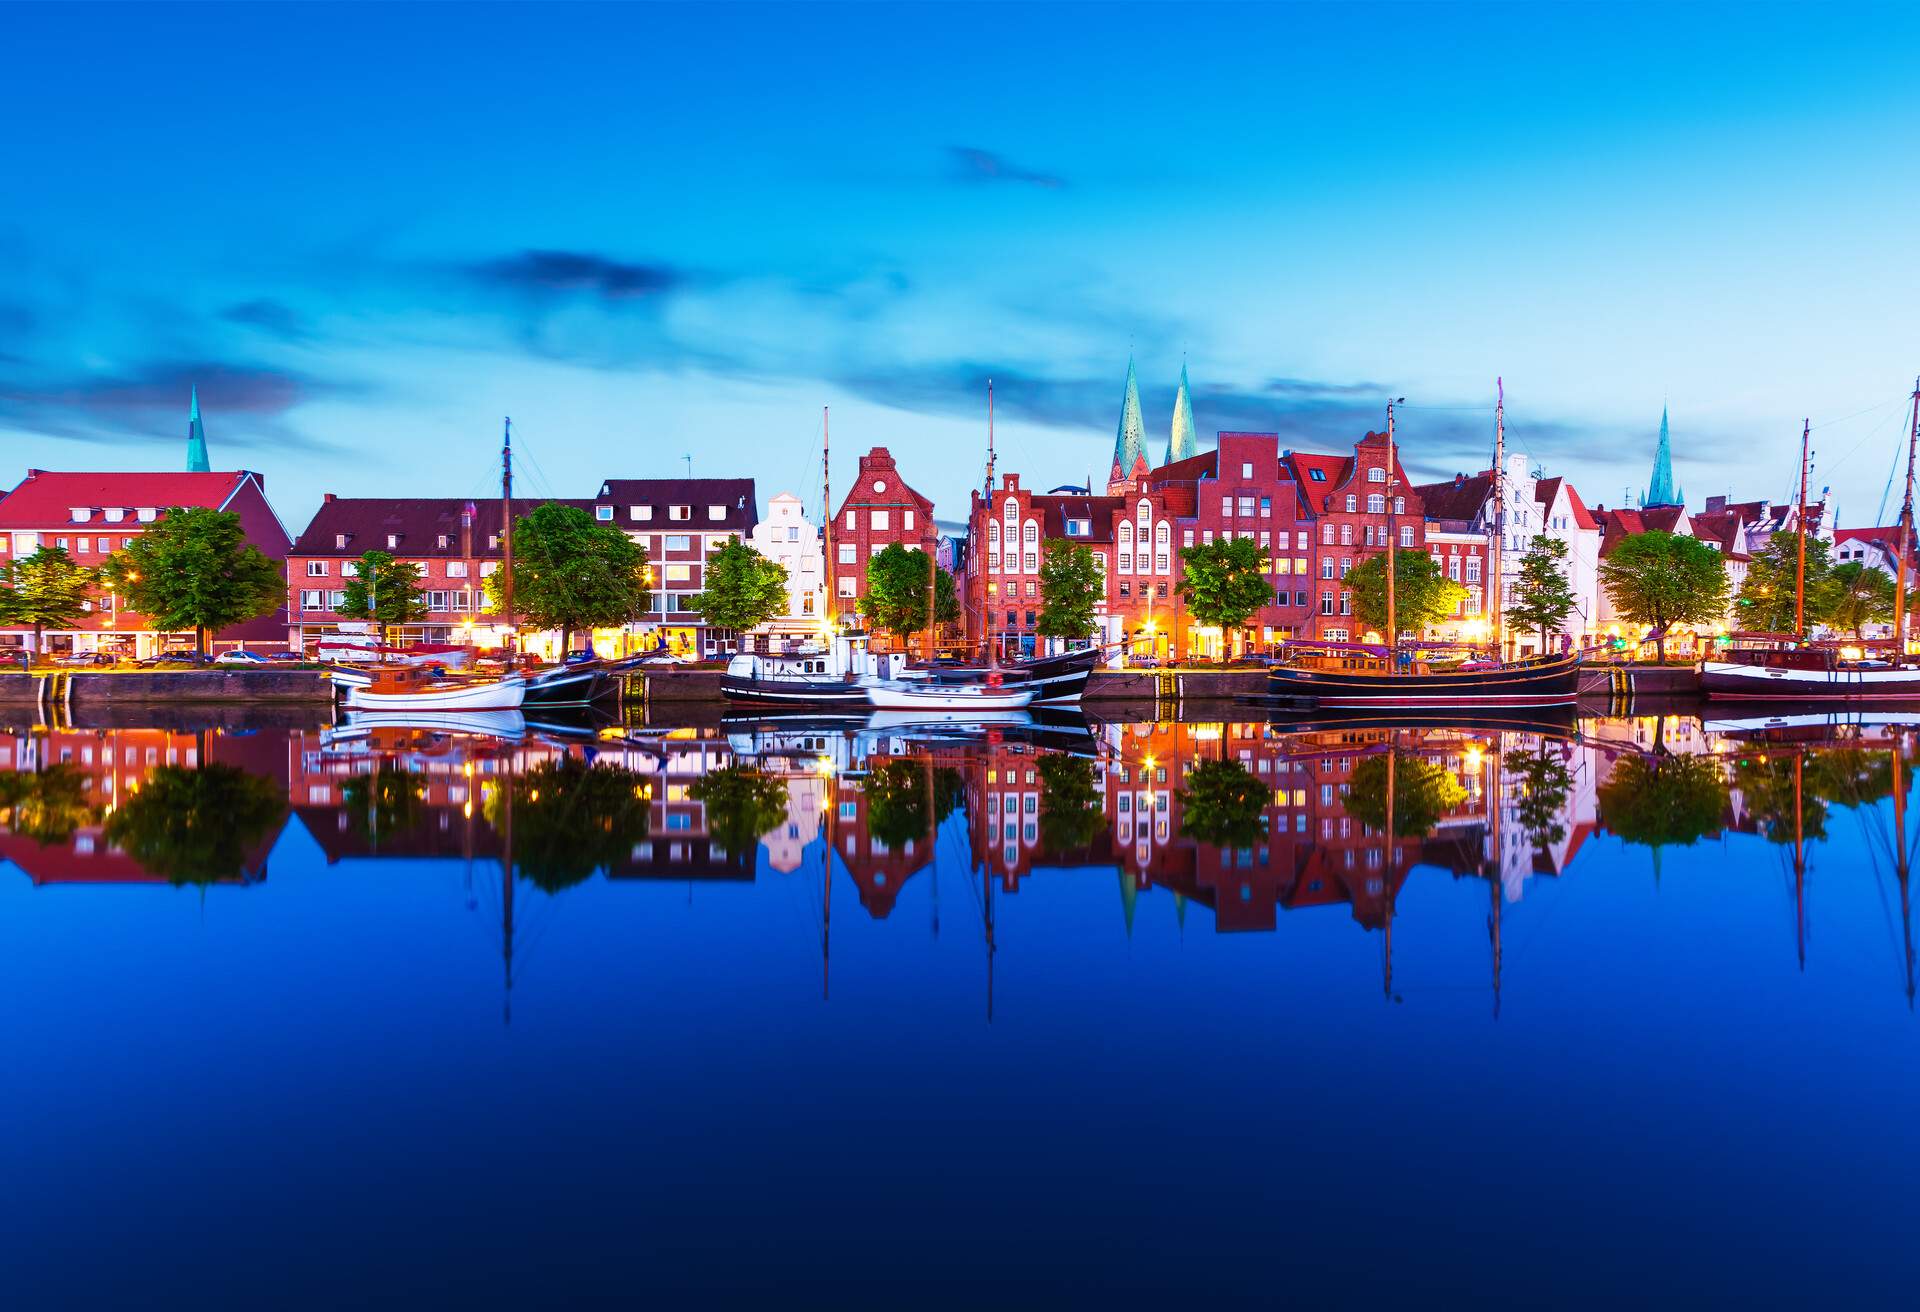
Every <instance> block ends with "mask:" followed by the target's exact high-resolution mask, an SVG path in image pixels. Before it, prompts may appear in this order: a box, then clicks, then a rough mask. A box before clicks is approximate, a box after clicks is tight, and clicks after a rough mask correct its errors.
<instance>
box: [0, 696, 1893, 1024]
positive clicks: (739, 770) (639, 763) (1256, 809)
mask: <svg viewBox="0 0 1920 1312" xmlns="http://www.w3.org/2000/svg"><path fill="white" fill-rule="evenodd" d="M1909 733H1910V731H1909V730H1908V729H1907V728H1906V727H1905V726H1902V725H1899V724H1897V723H1874V722H1872V721H1871V719H1870V718H1868V717H1853V718H1844V717H1843V718H1837V719H1815V718H1808V719H1806V720H1805V721H1792V720H1771V721H1751V722H1747V721H1716V722H1704V721H1702V720H1700V719H1698V718H1694V717H1686V716H1666V717H1642V718H1637V719H1636V718H1614V719H1603V718H1594V719H1586V720H1582V721H1580V722H1579V723H1578V724H1577V725H1572V726H1568V727H1566V728H1564V729H1561V728H1555V727H1553V726H1545V725H1542V726H1519V727H1514V726H1500V725H1479V726H1445V725H1433V724H1412V725H1402V726H1393V725H1382V724H1372V723H1367V724H1351V725H1342V724H1337V723H1335V724H1318V725H1308V726H1300V725H1286V724H1270V723H1265V722H1259V721H1252V720H1248V721H1237V722H1225V723H1185V722H1160V723H1123V724H1106V723H1100V722H1098V721H1078V720H1067V721H1063V722H1059V723H1055V724H1052V725H1049V726H1044V727H1032V726H1006V727H993V728H989V727H972V728H969V727H966V726H942V727H939V728H933V729H915V728H912V727H900V726H894V727H866V726H861V727H846V726H834V725H801V726H795V727H780V726H753V725H749V726H738V727H732V728H725V727H716V728H711V729H683V730H660V729H649V728H634V727H627V726H619V725H602V726H596V727H590V728H588V729H586V730H585V731H582V730H580V729H579V728H577V727H576V728H575V729H574V730H572V731H569V732H566V733H548V732H544V731H540V730H538V729H537V728H536V729H535V730H532V731H529V732H528V733H526V734H525V735H523V736H519V737H512V738H503V737H501V736H499V735H497V734H489V733H475V734H465V733H462V732H459V731H457V730H455V729H452V728H449V727H446V726H417V727H409V726H406V725H381V726H378V727H373V728H367V727H366V726H360V727H358V728H356V729H354V730H353V731H351V732H347V731H342V730H340V729H335V728H313V729H269V730H261V731H259V732H255V733H247V732H236V731H233V730H231V729H228V728H220V729H203V730H187V729H180V728H124V727H115V728H100V729H86V728H71V727H68V728H59V729H49V728H47V727H44V726H34V727H30V728H25V729H16V730H12V731H8V732H7V733H6V735H5V736H4V737H0V857H4V860H5V862H6V863H9V864H10V865H12V866H13V867H16V868H18V870H20V871H21V872H23V873H24V874H26V875H27V877H28V878H30V879H31V880H32V881H33V882H34V883H35V884H60V883H71V882H125V883H170V884H176V885H177V884H195V885H199V886H201V887H203V888H205V887H207V886H221V885H233V886H246V885H252V884H257V883H259V882H260V881H262V880H264V879H265V877H266V873H267V867H268V863H269V857H270V856H271V854H272V852H273V851H274V849H275V847H276V845H277V844H278V842H279V841H280V840H281V839H282V837H283V836H284V833H285V831H286V828H287V827H288V826H289V825H297V826H298V827H299V828H300V829H301V830H303V831H304V832H305V833H306V834H307V835H309V836H311V838H312V840H313V841H314V842H315V843H316V844H317V845H318V847H319V848H320V850H321V852H322V853H323V854H324V857H325V860H326V862H327V863H328V864H337V863H339V862H341V861H344V860H353V861H356V862H363V861H375V862H378V861H389V860H391V861H399V860H419V859H453V860H458V861H460V862H462V863H463V867H464V869H465V870H466V871H467V877H466V879H465V882H464V884H463V887H464V889H465V890H466V892H467V903H466V904H467V906H468V908H469V909H472V910H479V909H481V908H482V907H486V908H489V909H493V910H497V912H498V915H499V926H500V930H499V948H500V951H501V954H502V957H503V959H504V962H505V979H504V983H505V985H506V987H507V988H509V989H510V988H511V985H512V975H513V960H514V944H515V941H516V937H517V935H518V933H519V932H520V931H519V928H517V927H516V907H515V903H514V898H515V884H516V883H524V884H525V885H527V886H528V887H529V888H530V889H531V890H532V892H533V894H534V895H535V896H537V897H539V898H542V899H547V900H549V901H553V902H554V903H555V905H556V906H557V905H558V902H559V900H562V899H564V896H565V894H566V893H567V891H568V890H570V889H572V888H574V887H576V886H578V885H580V884H582V883H584V882H586V881H588V880H592V879H595V878H599V879H604V880H607V881H609V882H611V883H615V884H618V883H622V882H626V881H673V882H684V883H686V884H687V885H688V887H689V891H691V888H692V887H693V886H694V885H695V884H697V883H699V882H702V881H720V882H727V883H745V882H752V881H756V880H776V881H791V880H804V881H807V882H806V887H807V888H808V889H809V890H810V891H809V893H808V897H809V898H810V899H812V902H811V905H813V906H815V907H816V909H817V914H818V922H819V933H820V959H821V967H822V982H823V988H824V987H825V986H826V984H827V983H828V981H829V980H830V973H829V971H828V963H829V962H830V960H831V949H832V898H833V889H834V885H835V884H836V883H851V885H852V888H853V892H854V895H855V897H856V899H857V901H858V903H859V911H860V914H862V915H863V916H865V917H867V918H869V919H870V920H873V921H884V920H887V919H888V918H889V917H890V916H891V915H892V914H893V913H894V911H895V909H896V906H897V905H898V903H899V900H900V898H901V897H902V895H903V891H904V890H905V889H906V888H907V887H908V886H910V885H911V884H912V883H913V881H915V880H917V879H921V878H926V879H928V880H929V881H930V883H931V884H932V886H933V888H932V889H931V890H930V891H931V894H932V895H931V903H932V908H931V915H930V922H931V926H932V929H933V932H934V933H936V934H937V933H938V932H939V926H940V902H939V897H938V892H937V886H938V881H939V879H940V878H941V876H942V874H945V875H946V877H947V878H949V879H950V880H958V881H959V882H961V883H964V884H965V885H966V887H967V889H968V890H969V895H968V898H967V900H968V902H969V903H971V905H972V910H970V912H969V915H968V922H969V924H968V929H967V932H968V933H977V934H978V936H979V940H980V943H981V946H982V949H983V957H984V962H985V966H986V969H987V978H986V980H985V981H984V982H985V985H986V987H987V988H988V989H989V990H990V989H991V987H992V980H991V971H992V965H993V961H994V957H995V954H996V953H997V952H998V951H999V949H1000V944H999V943H998V942H997V941H996V931H995V926H996V917H997V916H1000V915H1003V914H1004V913H1005V908H1004V907H996V906H995V901H994V899H995V897H996V895H998V896H1000V897H1003V898H1004V897H1006V896H1009V895H1016V894H1018V893H1020V892H1021V890H1022V888H1023V887H1024V886H1025V884H1026V883H1027V881H1028V880H1030V879H1033V878H1036V877H1042V876H1044V877H1045V878H1048V879H1052V878H1074V877H1085V876H1096V877H1097V876H1099V875H1100V873H1101V872H1106V876H1107V877H1108V878H1113V879H1117V882H1118V890H1119V897H1118V899H1117V901H1118V908H1117V909H1118V912H1119V914H1118V916H1117V917H1116V918H1115V920H1114V921H1113V922H1112V925H1111V928H1112V930H1113V931H1114V932H1115V933H1118V934H1123V935H1130V934H1132V933H1133V932H1134V930H1135V927H1136V924H1137V921H1138V918H1139V917H1140V916H1141V915H1142V914H1145V913H1146V911H1147V909H1148V908H1151V907H1153V906H1155V905H1157V903H1158V899H1159V898H1160V896H1162V895H1164V896H1165V898H1166V900H1167V904H1168V906H1169V908H1170V910H1171V913H1172V915H1173V916H1174V917H1175V918H1176V920H1177V921H1178V923H1179V924H1180V925H1181V926H1182V927H1184V926H1185V925H1186V922H1187V914H1188V910H1189V908H1190V907H1191V906H1193V905H1194V904H1198V905H1199V906H1200V907H1202V908H1204V909H1206V911H1207V912H1209V913H1210V914H1211V916H1212V921H1213V928H1214V930H1215V932H1218V933H1239V932H1271V931H1274V930H1275V929H1276V928H1277V926H1278V924H1279V921H1280V914H1281V913H1282V912H1296V911H1313V910H1315V909H1321V908H1332V907H1345V908H1346V909H1347V913H1348V918H1349V919H1350V920H1351V922H1352V924H1353V925H1354V926H1355V927H1357V929H1358V930H1359V931H1361V932H1364V933H1367V934H1377V935H1378V936H1379V948H1380V962H1381V981H1382V985H1383V987H1384V989H1385V992H1386V994H1387V996H1388V997H1390V998H1395V997H1398V996H1400V994H1399V993H1397V992H1396V986H1395V983H1394V960H1393V954H1394V938H1395V920H1396V917H1397V916H1399V915H1401V914H1402V910H1401V908H1402V904H1403V902H1404V901H1405V898H1404V894H1405V892H1406V890H1407V888H1408V885H1409V881H1411V880H1414V879H1415V878H1416V877H1417V878H1419V879H1432V878H1444V879H1450V880H1452V881H1455V882H1459V881H1463V880H1482V881H1485V883H1486V885H1487V893H1486V896H1487V902H1486V907H1487V911H1486V921H1487V927H1486V928H1487V941H1486V944H1485V951H1486V954H1487V955H1486V961H1487V963H1488V968H1489V970H1488V976H1487V984H1486V987H1487V988H1488V990H1489V992H1490V994H1491V998H1492V1001H1493V1003H1494V1006H1495V1007H1496V1009H1497V1007H1498V1004H1499V998H1500V993H1501V990H1502V987H1503V983H1502V974H1503V962H1504V944H1503V918H1504V916H1505V907H1507V906H1508V905H1511V904H1513V903H1517V902H1520V901H1521V900H1522V899H1523V898H1524V897H1525V896H1526V891H1527V888H1528V886H1529V884H1530V883H1531V882H1532V881H1535V880H1538V879H1553V878H1558V877H1560V876H1563V875H1565V874H1567V873H1569V871H1570V870H1571V869H1573V868H1575V867H1576V866H1578V865H1579V864H1580V862H1579V856H1580V853H1581V852H1582V850H1583V847H1585V845H1587V844H1588V843H1589V841H1590V840H1591V839H1593V838H1594V837H1595V836H1596V835H1602V834H1605V835H1612V836H1613V837H1615V838H1617V839H1618V840H1620V841H1621V842H1623V843H1625V844H1626V845H1628V847H1629V848H1630V849H1631V848H1638V849H1644V851H1645V854H1646V860H1647V866H1646V867H1642V868H1643V869H1648V870H1650V872H1651V875H1652V878H1653V879H1654V880H1655V881H1656V882H1657V881H1659V880H1660V879H1661V878H1662V875H1663V866H1664V863H1665V860H1666V854H1669V853H1671V852H1673V851H1674V850H1676V849H1685V848H1689V847H1694V846H1696V845H1698V844H1700V843H1703V842H1706V841H1709V840H1713V839H1715V838H1721V839H1723V840H1727V839H1730V838H1737V837H1740V836H1753V837H1756V838H1759V839H1761V840H1763V841H1764V843H1765V844H1766V845H1768V846H1769V847H1771V848H1772V849H1773V850H1774V851H1775V853H1776V854H1777V859H1776V861H1775V864H1777V866H1778V869H1779V873H1780V875H1781V877H1782V886H1783V891H1784V894H1785V897H1786V901H1787V904H1788V906H1789V907H1790V909H1791V914H1792V921H1793V926H1794V932H1793V938H1794V951H1795V953H1796V958H1797V960H1798V961H1799V962H1800V963H1801V964H1802V965H1803V966H1804V965H1805V963H1806V961H1807V958H1808V952H1809V941H1810V925H1809V900H1810V896H1811V891H1812V890H1811V879H1812V876H1813V873H1814V866H1815V865H1816V864H1817V853H1818V852H1819V850H1820V849H1821V848H1823V847H1824V846H1825V845H1826V844H1828V843H1829V842H1830V841H1831V839H1832V835H1833V832H1834V826H1835V824H1836V820H1837V817H1838V816H1839V815H1840V814H1843V813H1844V814H1849V815H1853V816H1856V817H1858V818H1859V820H1860V823H1861V826H1862V829H1863V832H1865V833H1867V834H1868V835H1869V841H1868V843H1867V850H1868V852H1869V853H1870V855H1871V857H1872V860H1873V862H1874V864H1875V866H1876V868H1877V869H1881V870H1885V871H1887V872H1890V873H1892V874H1893V875H1894V877H1895V879H1896V881H1897V882H1898V885H1899V902H1900V908H1899V916H1900V920H1901V939H1902V951H1901V956H1902V959H1903V961H1902V964H1903V983H1904V986H1905V988H1906V990H1907V993H1908V996H1909V998H1911V996H1912V991H1913V975H1914V964H1913V962H1914V956H1913V948H1912V936H1911V928H1910V918H1909V914H1908V912H1909V897H1908V888H1907V883H1908V869H1909V865H1910V857H1909V847H1908V842H1907V838H1906V835H1905V806H1906V800H1907V798H1906V791H1905V790H1906V770H1907V766H1906V760H1905V756H1904V753H1905V752H1906V751H1907V750H1908V746H1909V743H1908V739H1909ZM1889 799H1891V805H1890V806H1889V805H1888V802H1889ZM1728 852H1729V854H1730V856H1732V857H1733V858H1734V859H1736V860H1737V859H1741V856H1740V849H1737V848H1733V847H1730V848H1729V849H1728ZM1589 864H1590V865H1591V863H1589ZM476 868H478V869H480V871H481V873H480V875H479V877H478V878H477V879H476V877H475V875H474V871H475V870H476ZM1770 868H1771V867H1769V866H1768V865H1767V864H1766V863H1765V862H1755V863H1754V871H1755V876H1756V877H1764V876H1765V875H1766V874H1767V872H1768V870H1769V869H1770ZM1634 869H1635V863H1634V862H1633V861H1632V860H1628V861H1624V862H1621V861H1615V862H1614V863H1613V866H1612V868H1607V867H1606V866H1604V865H1591V868H1590V869H1583V871H1582V873H1583V874H1586V875H1591V876H1592V877H1596V878H1619V877H1622V876H1625V875H1629V874H1631V873H1633V872H1634ZM489 870H491V871H492V872H494V873H492V874H488V873H487V872H488V871H489ZM505 871H511V873H512V877H511V878H506V877H502V875H501V873H500V872H505ZM1839 873H1840V872H1838V871H1836V872H1835V874H1836V875H1837V874H1839ZM490 881H492V882H490ZM1853 892H1854V890H1853V888H1852V887H1850V886H1849V887H1846V888H1836V889H1835V895H1844V896H1852V895H1853ZM1106 905H1107V906H1108V907H1110V908H1111V907H1113V906H1114V904H1113V903H1111V902H1109V903H1107V904H1106ZM525 910H526V908H525V906H524V904H523V905H522V906H521V907H520V908H519V912H520V915H521V917H522V918H524V914H525ZM844 912H845V909H844V907H843V914H844ZM976 921H977V923H975V922H976ZM1083 929H1084V932H1088V933H1097V932H1099V929H1100V927H1099V926H1098V925H1097V924H1088V925H1085V926H1084V927H1083Z"/></svg>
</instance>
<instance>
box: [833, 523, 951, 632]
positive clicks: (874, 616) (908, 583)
mask: <svg viewBox="0 0 1920 1312" xmlns="http://www.w3.org/2000/svg"><path fill="white" fill-rule="evenodd" d="M934 574H935V582H934V590H935V592H936V594H937V600H936V602H935V607H936V609H935V611H934V615H935V618H936V619H937V620H938V621H939V622H940V623H941V624H952V623H954V622H955V621H956V620H958V619H959V618H960V601H959V598H958V596H957V595H956V594H955V593H954V590H953V575H951V574H949V573H947V572H946V571H945V570H943V569H936V570H935V571H934ZM857 609H858V610H859V612H860V614H861V616H862V617H863V618H864V619H865V620H866V621H867V623H869V624H871V625H873V626H874V627H875V628H876V629H885V630H886V631H887V632H888V633H891V634H893V635H894V636H895V637H896V638H899V639H901V640H902V641H904V640H906V639H907V638H910V637H912V636H913V635H914V634H916V633H918V632H920V630H922V629H924V628H926V627H927V553H926V552H924V551H922V550H920V549H919V548H918V547H907V546H902V545H901V544H900V543H898V542H894V543H890V544H889V545H888V546H886V547H885V548H884V549H882V550H880V551H876V552H874V553H873V555H872V557H870V558H869V559H868V561H867V595H866V596H864V597H862V598H860V604H859V606H858V608H857Z"/></svg>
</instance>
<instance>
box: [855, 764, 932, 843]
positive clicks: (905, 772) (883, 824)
mask: <svg viewBox="0 0 1920 1312" xmlns="http://www.w3.org/2000/svg"><path fill="white" fill-rule="evenodd" d="M931 783H932V781H931V780H930V779H929V778H928V777H927V767H926V766H925V765H924V764H923V763H922V762H919V761H889V762H888V763H887V764H885V765H883V766H880V767H879V768H878V769H876V770H874V771H873V772H872V773H871V774H869V775H868V776H867V782H866V794H867V836H868V837H869V838H872V839H873V840H874V841H876V842H879V843H884V844H885V845H886V846H888V847H889V848H899V847H904V846H905V845H906V844H907V843H909V842H914V841H918V840H920V839H924V838H928V837H930V836H931V835H932V832H933V824H934V821H933V793H932V788H931Z"/></svg>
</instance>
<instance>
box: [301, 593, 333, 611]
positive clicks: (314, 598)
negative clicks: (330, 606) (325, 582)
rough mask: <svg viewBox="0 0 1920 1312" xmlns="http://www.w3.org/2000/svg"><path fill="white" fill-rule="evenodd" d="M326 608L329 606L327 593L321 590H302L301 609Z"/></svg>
mask: <svg viewBox="0 0 1920 1312" xmlns="http://www.w3.org/2000/svg"><path fill="white" fill-rule="evenodd" d="M326 608H327V594H326V593H324V592H319V591H313V592H307V591H302V592H301V594H300V609H301V610H325V609H326Z"/></svg>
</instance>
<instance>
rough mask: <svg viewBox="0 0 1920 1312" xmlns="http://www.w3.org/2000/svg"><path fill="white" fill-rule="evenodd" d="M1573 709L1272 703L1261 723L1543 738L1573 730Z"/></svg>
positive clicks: (1294, 728)
mask: <svg viewBox="0 0 1920 1312" xmlns="http://www.w3.org/2000/svg"><path fill="white" fill-rule="evenodd" d="M1575 714H1576V710H1575V707H1574V705H1573V704H1572V703H1571V702H1569V703H1564V704H1560V705H1553V706H1533V705H1519V706H1513V705H1495V706H1469V707H1468V708H1467V709H1466V710H1464V711H1461V710H1453V709H1451V708H1449V707H1444V706H1435V707H1419V706H1404V707H1403V706H1392V705H1381V704H1373V705H1360V706H1350V707H1337V706H1329V707H1314V708H1312V709H1303V710H1288V709H1286V708H1284V707H1275V708H1274V709H1272V710H1270V711H1269V712H1268V713H1267V723H1269V724H1271V725H1273V726H1274V727H1275V728H1277V729H1283V730H1285V731H1286V732H1288V733H1311V732H1313V731H1315V730H1317V729H1363V728H1364V729H1423V728H1424V729H1464V730H1467V731H1469V732H1489V733H1491V732H1497V731H1499V730H1502V729H1506V730H1512V731H1515V732H1519V733H1538V734H1544V735H1546V736H1548V737H1567V736H1569V735H1571V734H1572V732H1573V729H1574V720H1575Z"/></svg>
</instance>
